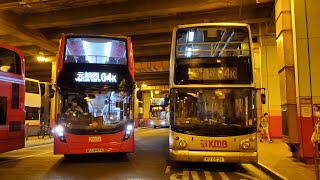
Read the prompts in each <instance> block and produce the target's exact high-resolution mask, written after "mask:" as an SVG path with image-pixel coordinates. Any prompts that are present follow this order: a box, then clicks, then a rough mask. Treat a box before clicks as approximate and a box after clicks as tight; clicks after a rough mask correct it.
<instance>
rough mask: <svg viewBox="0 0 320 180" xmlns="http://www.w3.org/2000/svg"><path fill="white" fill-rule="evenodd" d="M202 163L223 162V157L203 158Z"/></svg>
mask: <svg viewBox="0 0 320 180" xmlns="http://www.w3.org/2000/svg"><path fill="white" fill-rule="evenodd" d="M203 161H206V162H224V157H204V158H203Z"/></svg>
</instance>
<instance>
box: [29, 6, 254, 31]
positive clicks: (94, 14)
mask: <svg viewBox="0 0 320 180" xmlns="http://www.w3.org/2000/svg"><path fill="white" fill-rule="evenodd" d="M240 5H242V6H248V5H255V1H254V0H249V1H248V0H247V1H229V2H228V3H226V2H224V1H221V0H202V1H198V0H175V1H171V0H162V1H153V0H135V1H126V2H123V3H114V4H108V5H97V6H89V7H80V8H74V9H69V10H65V9H63V10H58V11H52V12H43V13H35V14H30V15H27V16H25V17H24V25H25V26H26V27H28V28H31V29H42V28H51V27H61V26H72V25H81V24H92V23H96V22H115V21H124V20H135V19H146V17H147V18H152V17H163V16H168V15H176V14H182V13H191V12H195V11H213V10H217V9H223V8H232V7H236V8H238V7H240ZM83 12H90V13H83Z"/></svg>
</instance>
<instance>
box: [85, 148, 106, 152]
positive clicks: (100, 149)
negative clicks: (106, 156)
mask: <svg viewBox="0 0 320 180" xmlns="http://www.w3.org/2000/svg"><path fill="white" fill-rule="evenodd" d="M86 152H87V153H98V152H104V149H103V148H93V149H86Z"/></svg>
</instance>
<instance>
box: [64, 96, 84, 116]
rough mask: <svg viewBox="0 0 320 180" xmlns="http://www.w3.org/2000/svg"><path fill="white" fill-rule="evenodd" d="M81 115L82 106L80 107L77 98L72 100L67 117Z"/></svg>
mask: <svg viewBox="0 0 320 180" xmlns="http://www.w3.org/2000/svg"><path fill="white" fill-rule="evenodd" d="M77 112H78V113H81V114H83V110H82V108H81V107H80V106H78V102H77V99H76V98H73V99H72V105H71V107H69V108H68V109H67V111H66V114H67V115H73V114H74V113H77Z"/></svg>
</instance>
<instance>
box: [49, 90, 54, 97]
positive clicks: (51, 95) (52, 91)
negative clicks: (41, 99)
mask: <svg viewBox="0 0 320 180" xmlns="http://www.w3.org/2000/svg"><path fill="white" fill-rule="evenodd" d="M54 93H55V91H54V90H53V89H50V91H49V97H50V98H53V96H54Z"/></svg>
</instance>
